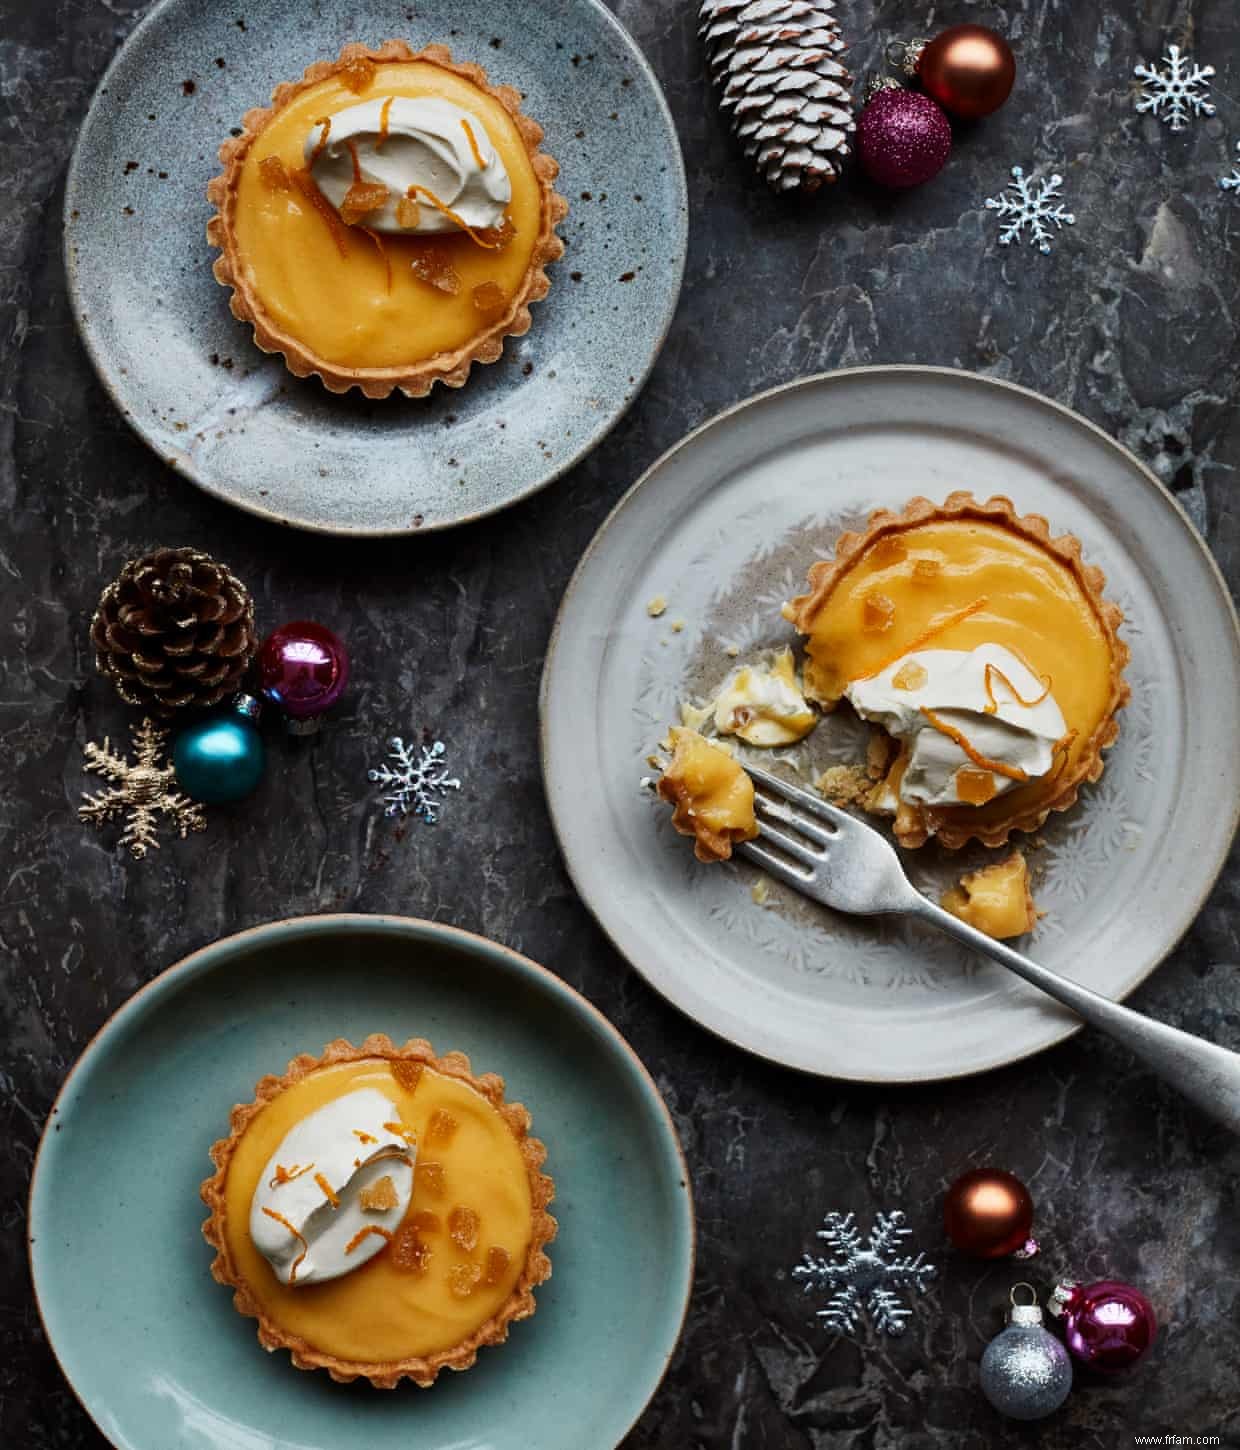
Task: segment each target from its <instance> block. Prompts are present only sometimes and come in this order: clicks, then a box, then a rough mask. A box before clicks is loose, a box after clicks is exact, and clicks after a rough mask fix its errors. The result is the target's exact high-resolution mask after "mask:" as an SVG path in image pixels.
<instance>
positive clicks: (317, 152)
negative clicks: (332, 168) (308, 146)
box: [309, 116, 332, 166]
mask: <svg viewBox="0 0 1240 1450" xmlns="http://www.w3.org/2000/svg"><path fill="white" fill-rule="evenodd" d="M311 124H313V125H315V126H322V128H323V129H322V131H320V132H319V139H318V140H317V141H316V142H315V143H314V150H313V151H311V153H310V162H309V164H310V165H311V166H313V165H314V163H315V162H316V161H317V160H318V159H319V157H320V156H321V155H322V154H323V147H324V146H326V145H327V138H328V137H329V136H330V135H331V133H332V118H331V117H330V116H320V117H319V119H318V120H317V121H314V122H312V123H311Z"/></svg>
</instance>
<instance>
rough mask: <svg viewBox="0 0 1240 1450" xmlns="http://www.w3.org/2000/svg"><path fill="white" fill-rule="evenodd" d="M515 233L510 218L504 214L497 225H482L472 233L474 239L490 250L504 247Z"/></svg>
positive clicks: (515, 230)
mask: <svg viewBox="0 0 1240 1450" xmlns="http://www.w3.org/2000/svg"><path fill="white" fill-rule="evenodd" d="M516 234H517V229H516V227H514V226H513V224H512V218H511V217H509V216H505V218H504V220H503V221H502V222H500V224H499V226H497V227H483V228H481V229H480V230H479V231H477V232H475V233H474V239H475V241H478V242H480V243H481V244H482V245H483V246H484V247H489V248H490V249H491V250H492V251H499V250H500V249H501V248H503V247H506V246H507V245H508V243H509V242H510V241H512V239H513V237H515V236H516Z"/></svg>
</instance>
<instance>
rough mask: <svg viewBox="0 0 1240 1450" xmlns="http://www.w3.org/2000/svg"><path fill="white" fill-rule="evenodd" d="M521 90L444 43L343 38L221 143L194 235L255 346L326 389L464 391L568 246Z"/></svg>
mask: <svg viewBox="0 0 1240 1450" xmlns="http://www.w3.org/2000/svg"><path fill="white" fill-rule="evenodd" d="M520 103H521V97H520V93H519V92H518V91H516V90H514V89H513V88H512V87H511V86H496V85H492V84H491V83H490V82H489V81H488V79H487V75H486V72H485V71H484V70H483V69H482V68H481V67H480V66H477V65H471V64H465V63H462V62H457V61H454V60H453V59H452V56H451V54H450V53H449V51H448V50H447V49H446V48H445V47H444V46H442V45H428V46H426V47H424V48H423V49H422V50H419V51H414V50H413V49H411V47H410V46H408V45H407V44H405V43H404V42H403V41H400V40H390V41H388V42H387V43H386V44H384V45H380V46H375V47H370V46H365V45H346V46H345V47H344V49H343V50H342V51H341V53H340V56H339V58H338V59H336V60H334V61H322V62H319V63H317V64H315V65H312V66H310V67H309V68H308V69H307V70H306V72H305V74H304V75H303V77H302V78H301V80H299V81H290V82H286V83H285V84H283V85H280V86H277V87H276V90H275V92H274V93H273V95H272V103H271V105H270V106H269V107H267V108H265V109H258V110H252V111H248V112H247V113H246V114H245V116H244V117H243V118H242V129H241V134H240V135H238V136H235V137H232V138H230V139H229V140H227V141H225V142H224V144H223V145H222V146H221V147H220V161H221V162H222V163H223V167H224V170H223V172H222V173H221V174H220V175H219V176H216V177H215V178H214V179H213V180H212V181H211V183H210V185H209V186H208V188H207V196H208V198H209V200H210V201H211V202H212V203H213V204H214V206H215V208H216V212H215V215H214V216H213V217H212V218H211V220H210V222H209V224H208V226H207V237H208V240H209V241H210V242H211V244H212V245H213V246H215V247H217V248H218V249H219V251H220V255H219V257H217V259H216V261H215V268H214V270H215V276H216V279H217V280H218V281H219V282H220V283H221V285H223V286H225V287H228V288H230V289H231V291H232V299H231V306H232V310H233V313H234V314H235V315H236V316H237V317H239V318H241V319H242V320H243V321H245V322H249V323H252V324H253V328H254V341H255V343H256V344H257V346H258V347H260V348H261V349H262V350H263V351H264V352H271V353H281V354H283V357H284V360H285V363H286V365H287V366H288V368H289V370H290V371H291V372H292V373H294V374H295V375H296V376H298V377H306V376H308V375H310V374H317V375H318V376H319V378H320V379H321V380H322V382H323V384H324V386H325V387H327V388H329V389H330V390H331V391H332V392H345V391H347V390H348V389H349V388H352V387H358V388H360V389H361V390H362V391H363V392H364V393H365V394H366V395H367V396H368V397H372V398H382V397H387V396H388V395H389V394H390V393H392V392H393V390H399V391H400V392H402V393H405V394H406V395H408V396H410V397H420V396H422V395H423V394H425V393H427V392H429V390H430V389H431V387H432V386H433V385H434V384H435V383H436V382H443V383H445V384H447V385H448V386H450V387H459V386H461V385H462V384H463V383H464V382H465V380H466V378H467V377H468V375H469V371H470V368H471V367H472V366H473V364H474V363H475V362H477V363H489V362H494V361H495V360H496V359H497V358H498V357H499V356H500V354H501V352H502V350H503V342H504V338H505V337H510V336H519V335H520V334H522V333H524V332H526V331H528V329H529V327H530V322H531V318H530V307H529V304H530V303H531V302H534V301H537V300H538V299H539V298H542V297H544V296H545V295H546V293H547V290H548V287H549V285H550V283H549V279H548V277H547V273H546V270H545V267H546V264H547V263H548V262H552V261H555V260H556V258H558V257H559V256H560V255H561V254H562V253H563V250H564V247H563V243H562V242H561V241H560V239H559V238H558V237H557V236H556V234H555V228H556V226H557V225H558V223H559V222H560V221H561V220H562V219H563V217H564V216H565V214H566V213H567V210H568V206H567V203H566V202H565V200H564V198H563V197H561V196H559V195H557V193H556V192H555V190H554V185H553V183H554V181H555V178H556V175H557V173H558V171H559V167H558V165H557V164H556V162H555V161H554V160H553V159H552V158H551V157H550V156H548V155H547V154H546V153H545V152H544V151H542V150H541V141H542V128H541V127H540V126H539V125H538V124H537V122H535V121H533V120H531V119H530V117H528V116H526V115H523V114H522V112H521V105H520Z"/></svg>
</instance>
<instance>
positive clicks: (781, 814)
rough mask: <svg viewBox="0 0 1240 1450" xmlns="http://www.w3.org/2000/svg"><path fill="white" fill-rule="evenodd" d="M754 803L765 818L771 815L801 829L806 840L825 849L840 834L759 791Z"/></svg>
mask: <svg viewBox="0 0 1240 1450" xmlns="http://www.w3.org/2000/svg"><path fill="white" fill-rule="evenodd" d="M753 803H754V806H755V808H756V809H757V810H759V811H761V812H763V818H764V819H766V818H767V817H769V818H770V819H771V820H773V821H778V822H779V823H780V824H781V825H784V826H790V827H792V829H793V830H795V831H799V832H800V834H801V835H802V836H804V837H805V838H806V840H809V841H813V843H814V844H815V845H816V846H821V847H822V848H823V850H826V848H827V847H828V846H830V845H831V843H832V842H833V841H834V840H835V838H836V837H837V836H838V835H839V832H838V831H833V830H831V829H830V828H829V827H827V826H824V825H820V824H819V823H818V822H817V821H811V820H810V819H809V818H808V816H805V815H803V814H801V813H799V812H797V811H794V810H789V808H788V807H787V806H786V805H785V804H784V802H783V801H782V800H768V799H767V798H766V796H764V795H762V794H761V793H760V792H758V791H755V792H754V798H753ZM819 859H821V858H819Z"/></svg>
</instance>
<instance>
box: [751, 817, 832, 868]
mask: <svg viewBox="0 0 1240 1450" xmlns="http://www.w3.org/2000/svg"><path fill="white" fill-rule="evenodd" d="M777 819H778V818H777ZM758 825H759V826H760V827H761V830H762V838H763V839H764V840H767V841H769V842H770V843H771V845H773V846H778V847H779V849H780V850H781V851H782V852H783V853H784V855H785V856H791V857H792V859H793V860H794V861H800V862H801V864H802V865H803V866H808V867H809V869H810V870H811V871H816V870H817V869H818V867H819V866H821V865H822V863H823V861H824V860H825V859H826V856H825V854H824V852H822V851H811V850H810V849H809V847H808V846H807V845H806V844H805V842H804V841H803V840H798V839H797V837H796V836H794V835H792V833H791V832H790V831H780V830H776V829H774V827H773V826H772V825H771V823H770V821H769V820H767V819H766V817H765V816H762V817H761V818H760V819H759V821H758Z"/></svg>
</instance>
